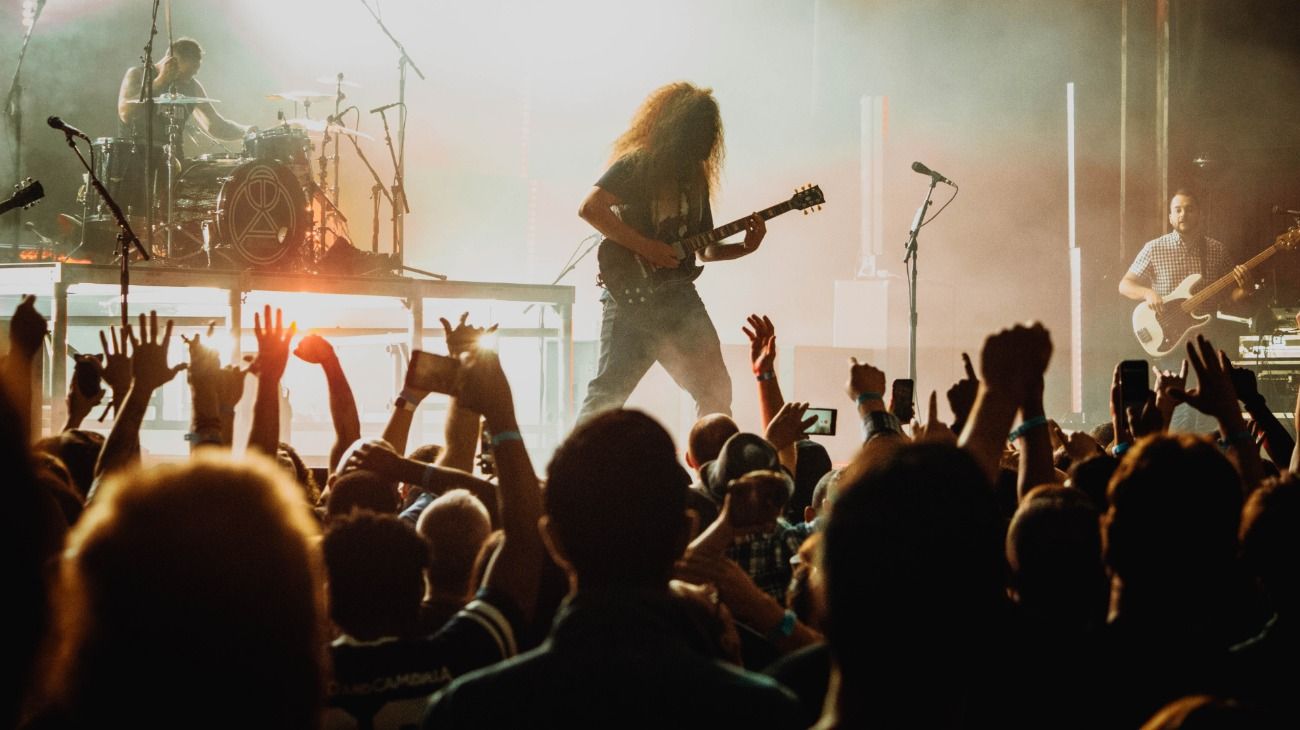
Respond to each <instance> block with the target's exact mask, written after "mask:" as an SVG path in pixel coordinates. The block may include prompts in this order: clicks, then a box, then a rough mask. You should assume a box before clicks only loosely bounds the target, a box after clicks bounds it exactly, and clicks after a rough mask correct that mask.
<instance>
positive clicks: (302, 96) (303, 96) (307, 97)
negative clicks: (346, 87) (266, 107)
mask: <svg viewBox="0 0 1300 730" xmlns="http://www.w3.org/2000/svg"><path fill="white" fill-rule="evenodd" d="M266 98H267V99H270V100H271V101H325V100H326V99H333V98H334V95H333V94H324V93H321V92H319V91H303V90H301V89H300V90H296V91H277V92H276V93H274V94H267V95H266Z"/></svg>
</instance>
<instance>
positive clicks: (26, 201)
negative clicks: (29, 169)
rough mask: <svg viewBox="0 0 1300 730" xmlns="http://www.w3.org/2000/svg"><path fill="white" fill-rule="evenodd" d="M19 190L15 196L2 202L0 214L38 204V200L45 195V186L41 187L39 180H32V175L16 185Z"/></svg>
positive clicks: (15, 187) (16, 189)
mask: <svg viewBox="0 0 1300 730" xmlns="http://www.w3.org/2000/svg"><path fill="white" fill-rule="evenodd" d="M14 190H15V191H17V192H15V193H14V194H13V197H11V198H9V199H8V200H6V201H4V202H2V203H0V215H4V214H5V213H8V212H9V211H10V210H13V209H14V208H30V207H31V206H33V205H36V201H38V200H40V199H41V198H44V197H45V188H43V187H41V182H40V181H39V180H35V181H34V180H32V179H31V178H30V177H29V178H27V179H26V180H24V181H22V182H20V183H18V184H17V185H15V186H14Z"/></svg>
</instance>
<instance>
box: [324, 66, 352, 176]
mask: <svg viewBox="0 0 1300 730" xmlns="http://www.w3.org/2000/svg"><path fill="white" fill-rule="evenodd" d="M347 98H348V95H347V94H344V93H343V72H342V71H340V72H339V75H338V78H337V80H336V82H335V85H334V121H335V122H337V123H339V124H342V123H343V120H342V119H341V117H342V116H343V100H344V99H347ZM326 121H329V120H326ZM327 131H328V130H327ZM341 182H342V178H341V177H339V136H338V135H335V136H334V185H333V186H332V187H330V189H329V191H330V197H331V198H333V199H334V201H335V202H338V201H339V200H341V198H339V184H340V183H341Z"/></svg>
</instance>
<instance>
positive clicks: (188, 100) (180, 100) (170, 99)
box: [128, 94, 221, 105]
mask: <svg viewBox="0 0 1300 730" xmlns="http://www.w3.org/2000/svg"><path fill="white" fill-rule="evenodd" d="M128 103H131V104H144V103H147V102H146V101H140V100H139V99H132V100H131V101H130V102H128ZM153 103H155V104H167V105H186V104H220V103H221V100H220V99H212V98H210V97H206V96H183V95H181V94H163V95H161V96H155V97H154V98H153Z"/></svg>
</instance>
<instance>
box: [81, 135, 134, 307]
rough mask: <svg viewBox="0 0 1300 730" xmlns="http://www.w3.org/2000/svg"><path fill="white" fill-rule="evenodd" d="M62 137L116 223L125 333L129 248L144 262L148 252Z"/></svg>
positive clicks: (111, 199) (87, 167)
mask: <svg viewBox="0 0 1300 730" xmlns="http://www.w3.org/2000/svg"><path fill="white" fill-rule="evenodd" d="M64 136H66V137H67V140H68V146H69V147H71V148H72V151H73V152H75V153H77V159H78V160H81V166H82V167H84V168H86V172H87V173H89V174H90V184H91V185H92V186H94V188H95V192H97V193H99V197H100V199H101V200H103V201H104V204H105V205H107V206H108V209H109V211H110V212H111V213H112V214H113V219H114V220H116V221H117V227H118V231H119V232H118V234H117V243H118V257H119V258H120V259H121V266H122V276H121V286H122V293H121V298H122V330H123V331H126V328H127V325H128V324H129V322H128V311H129V310H128V307H127V296H128V294H129V293H130V289H131V247H132V246H135V250H136V251H138V252H139V253H140V256H141V257H142V258H143V259H144V260H145V261H148V260H149V252H148V251H146V250H145V248H144V246H143V245H141V244H140V239H139V238H138V237H136V235H135V231H133V230H131V224H130V223H129V222H127V220H126V216H124V215H122V209H121V208H119V207H117V201H116V200H113V196H111V195H109V194H108V190H106V189H105V188H104V183H102V182H100V180H99V177H98V176H97V175H95V170H94V169H93V168H91V166H90V165H89V164H87V163H86V158H85V157H83V156H82V155H81V150H80V149H78V148H77V140H76V138H75V137H74V136H73V135H72V134H71V133H69V132H66V131H65V132H64Z"/></svg>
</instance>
